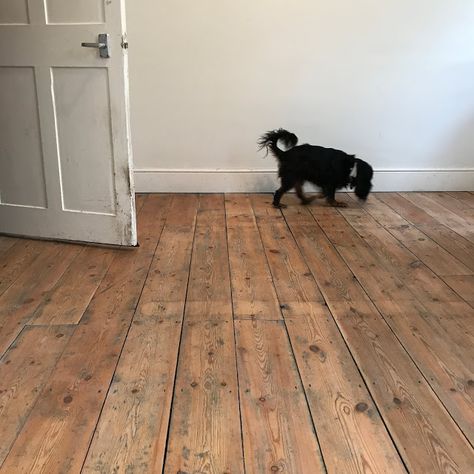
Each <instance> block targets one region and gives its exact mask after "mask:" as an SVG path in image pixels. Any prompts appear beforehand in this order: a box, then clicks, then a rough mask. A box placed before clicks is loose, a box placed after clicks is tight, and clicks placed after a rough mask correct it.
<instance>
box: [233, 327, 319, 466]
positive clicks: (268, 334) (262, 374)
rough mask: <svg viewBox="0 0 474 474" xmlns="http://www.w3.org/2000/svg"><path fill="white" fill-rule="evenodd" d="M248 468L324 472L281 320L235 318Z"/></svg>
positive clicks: (246, 464) (246, 463) (245, 452)
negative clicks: (236, 319)
mask: <svg viewBox="0 0 474 474" xmlns="http://www.w3.org/2000/svg"><path fill="white" fill-rule="evenodd" d="M235 324H236V338H237V359H238V370H239V386H240V401H241V410H242V423H243V426H242V428H243V441H244V454H245V467H246V471H247V472H248V473H261V472H298V473H301V474H304V473H308V474H310V473H311V474H314V473H318V472H325V470H324V465H323V463H322V459H321V453H320V450H319V445H318V441H317V438H316V435H315V433H314V429H313V426H312V423H311V418H310V414H309V410H308V406H307V405H306V401H305V397H304V395H303V391H302V387H301V382H300V379H299V377H298V372H297V369H296V364H295V361H294V359H293V356H292V353H291V349H290V346H289V343H288V338H287V334H286V331H285V328H284V326H283V323H282V322H281V321H258V320H254V321H245V320H240V321H236V322H235Z"/></svg>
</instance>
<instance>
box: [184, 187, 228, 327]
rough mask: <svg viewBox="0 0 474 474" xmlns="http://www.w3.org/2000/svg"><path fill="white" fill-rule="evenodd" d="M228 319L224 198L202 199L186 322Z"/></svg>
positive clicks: (221, 196)
mask: <svg viewBox="0 0 474 474" xmlns="http://www.w3.org/2000/svg"><path fill="white" fill-rule="evenodd" d="M229 319H232V299H231V291H230V276H229V257H228V252H227V238H226V228H225V208H224V196H223V195H222V194H217V195H202V196H201V197H200V208H199V214H198V221H197V228H196V236H195V239H194V248H193V259H192V262H191V273H190V285H189V288H188V294H187V299H186V320H187V321H208V320H222V321H225V320H229Z"/></svg>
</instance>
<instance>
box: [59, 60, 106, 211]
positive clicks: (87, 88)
mask: <svg viewBox="0 0 474 474" xmlns="http://www.w3.org/2000/svg"><path fill="white" fill-rule="evenodd" d="M53 90H54V103H55V106H56V107H55V115H56V123H57V128H58V143H59V162H60V166H61V185H62V197H63V206H64V209H65V210H72V211H83V212H97V213H106V214H113V213H114V212H115V199H114V195H115V189H114V162H113V159H114V156H113V148H112V137H111V134H110V132H111V130H112V126H111V119H110V108H109V105H110V99H109V87H108V71H107V69H106V68H53ZM77 124H81V127H80V129H78V128H77ZM90 136H95V137H96V139H95V141H94V143H91V142H90V141H88V140H84V137H90ZM97 156H100V160H98V159H97Z"/></svg>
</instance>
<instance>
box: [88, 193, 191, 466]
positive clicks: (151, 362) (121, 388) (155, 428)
mask: <svg viewBox="0 0 474 474" xmlns="http://www.w3.org/2000/svg"><path fill="white" fill-rule="evenodd" d="M197 207H198V200H197V198H196V196H192V195H189V196H174V198H173V202H172V203H171V207H170V209H169V212H168V219H167V220H166V225H165V228H164V229H163V232H162V235H161V239H160V242H159V244H158V247H157V249H156V252H155V256H154V258H153V262H152V265H151V267H150V271H149V274H148V278H147V280H146V283H145V287H144V289H143V292H142V296H141V298H140V301H139V305H138V308H137V311H136V313H135V317H134V322H133V324H132V327H131V329H130V331H129V333H128V336H127V340H126V342H125V346H124V349H123V353H122V355H121V357H120V361H119V364H118V366H117V370H116V372H115V376H114V379H113V382H112V385H111V387H110V390H109V393H108V395H107V399H106V401H105V405H104V408H103V410H102V414H101V417H100V420H99V423H98V425H97V429H96V432H95V435H94V439H93V441H92V445H91V448H90V450H89V454H88V457H87V460H86V463H85V466H84V472H97V471H99V472H111V471H113V472H140V473H142V472H143V473H145V472H150V473H152V472H153V473H154V472H158V471H159V472H161V468H162V466H163V460H164V454H165V447H166V437H167V432H168V425H169V416H170V408H171V400H172V395H173V383H174V378H175V373H176V362H177V354H178V348H179V342H180V335H181V322H182V319H183V312H184V306H185V296H186V288H187V284H188V273H189V263H190V259H191V249H192V245H193V236H194V226H195V219H196V212H197ZM146 238H147V237H146Z"/></svg>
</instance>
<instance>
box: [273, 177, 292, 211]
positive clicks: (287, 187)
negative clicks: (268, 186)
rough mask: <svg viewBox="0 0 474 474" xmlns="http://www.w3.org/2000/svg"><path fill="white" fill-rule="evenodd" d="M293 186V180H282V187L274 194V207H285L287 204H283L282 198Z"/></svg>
mask: <svg viewBox="0 0 474 474" xmlns="http://www.w3.org/2000/svg"><path fill="white" fill-rule="evenodd" d="M292 187H293V182H290V181H286V180H282V182H281V186H280V188H278V189H277V190H276V191H275V194H274V195H273V207H278V208H284V207H286V205H285V204H281V203H280V200H281V198H282V197H283V194H285V193H286V192H288V191H289V190H290V189H291V188H292Z"/></svg>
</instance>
